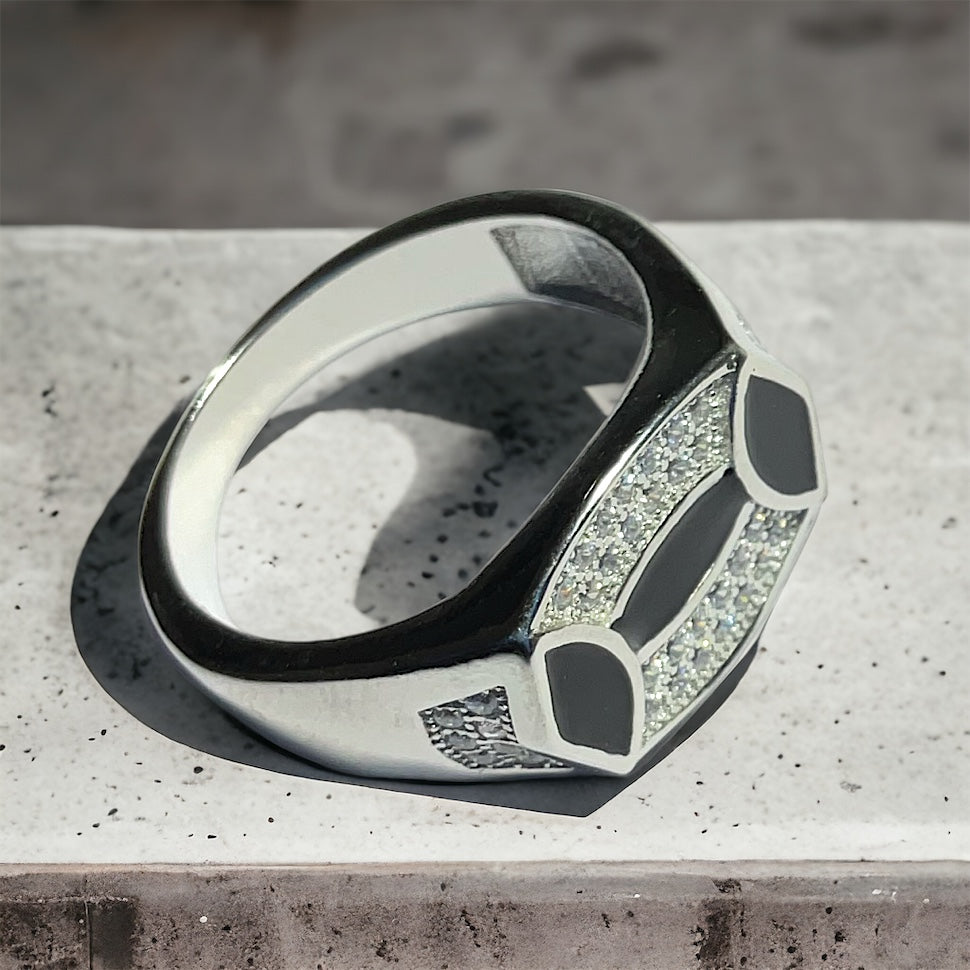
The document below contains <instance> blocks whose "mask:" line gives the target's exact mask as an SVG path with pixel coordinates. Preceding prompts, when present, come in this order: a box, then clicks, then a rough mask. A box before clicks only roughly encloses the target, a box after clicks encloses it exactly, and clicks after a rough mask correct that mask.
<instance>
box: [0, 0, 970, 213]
mask: <svg viewBox="0 0 970 970" xmlns="http://www.w3.org/2000/svg"><path fill="white" fill-rule="evenodd" d="M968 9H970V8H968V5H967V4H966V3H964V2H962V0H957V2H948V0H942V2H937V0H925V2H908V0H898V2H897V0H890V2H881V0H879V2H851V0H849V2H847V0H834V2H816V0H790V2H784V0H749V2H738V0H714V2H708V0H693V2H641V3H624V2H616V3H603V2H600V3H595V2H585V0H580V2H572V3H567V2H553V3H524V2H520V3H514V2H511V3H477V2H468V3H416V2H415V3H407V2H395V3H353V2H346V3H329V2H318V3H303V2H293V0H278V2H275V3H274V2H257V0H250V2H238V0H226V2H221V3H198V2H194V3H154V2H147V3H117V2H94V0H87V2H82V0H72V2H62V0H55V2H43V3H36V2H11V0H4V2H3V3H2V6H0V14H2V61H0V63H2V68H0V72H2V73H0V81H2V85H0V92H2V136H3V137H2V162H3V164H2V180H0V203H2V218H3V220H4V221H5V222H8V223H24V222H39V223H58V222H79V223H91V222H95V223H109V224H128V225H163V226H176V225H179V226H244V225H245V226H268V225H294V226H299V225H353V224H375V223H382V222H386V221H388V220H391V219H394V218H396V217H399V216H401V215H404V214H406V213H407V212H409V211H412V210H414V209H416V208H419V207H422V206H425V205H427V204H431V203H434V202H437V201H441V200H443V199H446V198H449V197H454V196H458V195H464V194H470V193H474V192H479V191H486V190H489V189H494V188H505V187H514V186H536V185H542V186H559V187H567V188H575V189H580V190H584V191H588V192H593V193H595V194H598V195H604V196H607V197H610V198H613V199H615V200H617V201H619V202H622V203H625V204H627V205H629V206H632V207H633V208H635V209H638V210H640V211H642V212H644V213H646V214H648V215H649V216H651V217H653V218H661V219H694V218H736V217H772V218H774V217H778V218H791V217H852V218H873V217H875V218H944V219H966V218H967V217H968V215H970V211H968V208H970V206H968V192H967V181H968V128H967V118H968V98H970V96H968V89H970V84H968V52H967V51H968Z"/></svg>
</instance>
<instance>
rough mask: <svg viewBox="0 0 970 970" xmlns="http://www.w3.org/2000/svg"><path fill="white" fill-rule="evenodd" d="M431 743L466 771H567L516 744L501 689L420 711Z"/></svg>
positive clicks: (505, 696) (551, 760)
mask: <svg viewBox="0 0 970 970" xmlns="http://www.w3.org/2000/svg"><path fill="white" fill-rule="evenodd" d="M421 720H422V722H423V723H424V728H425V730H426V731H427V732H428V737H429V738H430V739H431V743H432V744H433V745H434V746H435V747H436V748H437V749H438V750H439V751H440V752H441V753H442V754H443V755H445V757H447V758H450V759H451V760H452V761H457V762H458V764H460V765H464V766H465V767H466V768H492V769H494V768H522V769H526V768H568V767H569V766H568V765H566V764H563V763H562V762H561V761H556V760H555V759H553V758H550V757H548V756H547V755H544V754H541V753H539V752H538V751H532V750H531V749H530V748H526V747H524V746H523V745H521V744H519V742H518V740H517V738H516V735H515V727H514V726H513V724H512V715H511V713H510V711H509V698H508V694H507V693H506V691H505V688H504V687H500V686H499V687H491V688H489V689H488V690H485V691H481V693H478V694H471V695H470V696H468V697H462V698H460V699H458V700H454V701H448V702H447V703H446V704H440V705H438V706H437V707H429V708H427V709H426V710H423V711H421Z"/></svg>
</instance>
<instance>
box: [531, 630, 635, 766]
mask: <svg viewBox="0 0 970 970" xmlns="http://www.w3.org/2000/svg"><path fill="white" fill-rule="evenodd" d="M546 673H547V675H548V677H549V687H550V690H551V692H552V710H553V714H554V715H555V717H556V725H557V726H558V728H559V733H560V735H562V737H563V739H564V740H565V741H569V742H570V743H571V744H580V745H583V746H584V747H587V748H598V749H599V750H600V751H606V752H607V753H608V754H628V753H629V751H630V741H631V735H632V731H633V687H632V685H631V683H630V677H629V674H628V673H627V670H626V667H624V665H623V664H622V663H621V662H620V660H619V659H618V658H617V657H616V656H615V655H614V654H612V653H610V651H609V650H606V649H604V648H603V647H600V646H597V645H596V644H593V643H567V644H564V645H563V646H561V647H556V648H555V649H553V650H550V651H549V652H548V653H547V654H546Z"/></svg>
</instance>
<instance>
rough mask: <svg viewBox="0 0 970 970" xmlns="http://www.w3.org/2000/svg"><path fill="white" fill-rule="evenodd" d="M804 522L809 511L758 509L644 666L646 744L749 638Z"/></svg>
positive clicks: (697, 693)
mask: <svg viewBox="0 0 970 970" xmlns="http://www.w3.org/2000/svg"><path fill="white" fill-rule="evenodd" d="M804 518H805V512H804V511H800V512H779V511H775V510H773V509H768V508H765V507H763V506H760V505H756V506H754V509H753V510H752V512H751V514H750V515H749V517H748V520H747V522H746V523H745V525H744V527H743V529H742V530H741V534H740V535H739V537H738V539H737V542H736V543H735V545H734V547H733V549H732V550H731V554H730V556H729V557H728V559H727V561H726V562H725V563H724V566H723V568H722V569H721V570H720V572H719V573H718V575H717V576H716V577H715V579H714V580H713V582H712V584H711V585H710V587H709V588H708V591H707V593H706V594H705V595H704V598H703V599H702V600H701V601H700V602H699V603H698V604H697V606H696V607H695V609H694V610H693V612H692V613H691V614H690V616H689V617H687V619H686V620H684V622H683V623H681V624H680V626H679V627H678V628H677V630H676V631H675V632H674V633H673V634H672V635H671V636H670V637H669V638H668V639H667V641H666V642H665V643H664V644H663V646H661V647H660V648H659V649H658V650H657V651H656V652H655V653H653V655H652V656H650V657H649V659H647V661H646V662H645V663H644V665H643V686H644V690H645V691H646V713H645V723H644V732H643V738H644V742H647V741H648V740H649V739H650V738H651V737H652V736H653V735H654V734H656V733H657V732H659V731H661V730H663V728H664V727H666V725H667V724H669V723H670V721H672V720H673V719H674V718H675V717H676V716H677V715H678V714H679V713H680V712H681V711H683V710H684V708H685V707H687V706H688V705H689V704H691V703H692V702H693V701H694V700H695V699H696V698H697V696H698V695H699V694H700V693H701V691H702V690H703V689H704V688H705V687H706V686H707V685H708V684H709V683H710V682H711V681H712V680H713V679H714V678H715V677H716V676H717V675H718V674H719V673H720V671H721V669H722V668H723V667H724V665H725V664H726V663H727V662H728V661H729V660H730V659H731V657H732V656H733V655H734V654H735V651H736V650H737V649H738V648H739V647H740V646H741V645H742V644H743V643H744V641H745V640H746V639H747V638H748V635H749V634H750V632H751V630H752V629H753V627H754V626H755V624H756V622H757V620H758V617H759V616H760V615H761V611H762V609H763V608H764V606H765V604H766V603H767V601H768V597H769V596H770V595H771V592H772V590H773V589H774V587H775V584H776V583H777V581H778V578H779V575H780V573H781V569H782V566H783V565H784V562H785V560H786V559H787V557H788V554H789V553H790V552H791V549H792V545H793V543H794V541H795V537H796V536H797V534H798V530H799V527H800V526H801V524H802V521H803V520H804Z"/></svg>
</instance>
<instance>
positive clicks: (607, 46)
mask: <svg viewBox="0 0 970 970" xmlns="http://www.w3.org/2000/svg"><path fill="white" fill-rule="evenodd" d="M662 59H663V52H662V51H661V50H660V48H659V47H657V46H656V45H654V44H650V43H647V42H646V41H643V40H637V39H635V38H632V37H615V38H613V39H611V40H607V41H604V42H603V43H600V44H596V45H594V46H591V47H588V48H586V50H584V51H581V52H580V53H579V54H578V55H577V57H576V59H575V60H574V61H573V65H572V70H571V72H570V73H571V76H572V77H573V78H574V79H576V80H579V81H602V80H605V79H607V78H611V77H615V76H616V75H618V74H625V73H628V72H630V71H639V70H642V69H644V68H647V67H652V66H653V65H655V64H657V63H659V62H660V61H661V60H662Z"/></svg>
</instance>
